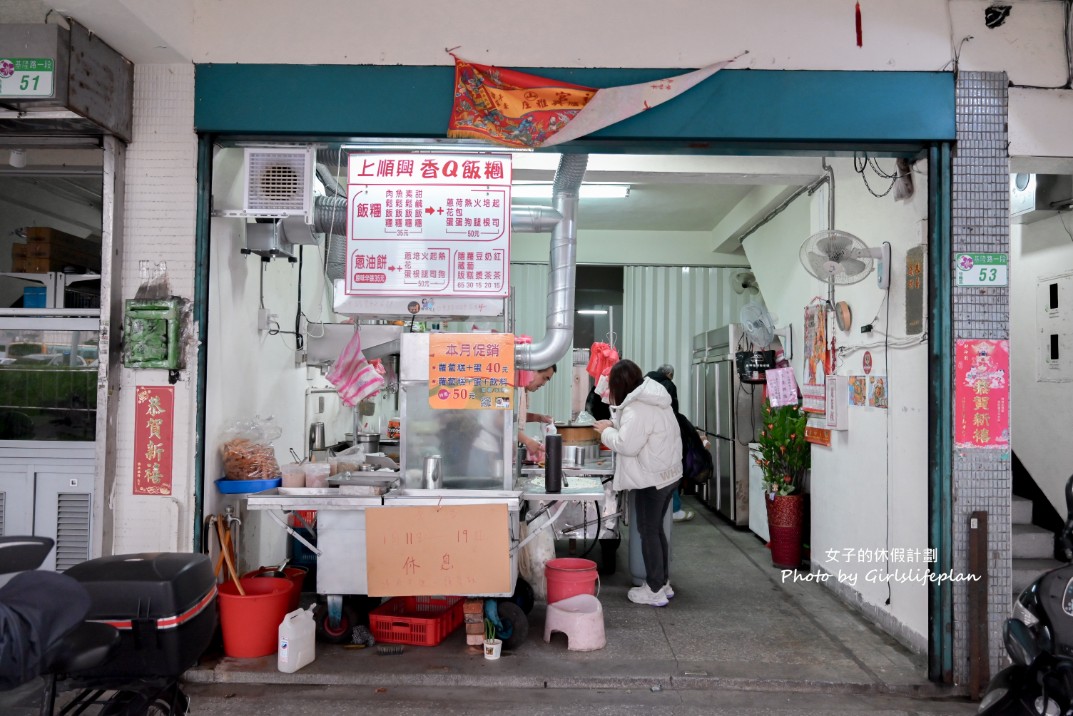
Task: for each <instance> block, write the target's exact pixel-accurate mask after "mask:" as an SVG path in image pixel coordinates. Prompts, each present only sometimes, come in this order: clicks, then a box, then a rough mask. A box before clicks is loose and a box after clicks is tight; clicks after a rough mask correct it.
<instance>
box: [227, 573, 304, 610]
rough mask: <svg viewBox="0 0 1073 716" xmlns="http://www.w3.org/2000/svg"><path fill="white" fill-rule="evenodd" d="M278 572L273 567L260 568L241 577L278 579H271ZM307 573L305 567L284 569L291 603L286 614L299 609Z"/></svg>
mask: <svg viewBox="0 0 1073 716" xmlns="http://www.w3.org/2000/svg"><path fill="white" fill-rule="evenodd" d="M278 571H279V570H278V569H276V568H275V567H260V568H259V569H255V570H253V571H252V572H246V573H245V574H243V575H242V578H243V579H246V578H247V577H250V578H253V579H265V578H269V579H279V577H273V576H272V575H273V574H275V573H276V572H278ZM308 572H309V570H308V569H306V568H305V567H284V569H283V573H284V574H285V575H287V576H286V577H285V578H284V579H287V580H288V581H289V582H290V583H291V602H290V609H288V610H287V611H288V612H293V611H294V610H295V609H297V608H298V607H299V604H300V602H301V601H302V582H304V581H305V578H306V574H307V573H308Z"/></svg>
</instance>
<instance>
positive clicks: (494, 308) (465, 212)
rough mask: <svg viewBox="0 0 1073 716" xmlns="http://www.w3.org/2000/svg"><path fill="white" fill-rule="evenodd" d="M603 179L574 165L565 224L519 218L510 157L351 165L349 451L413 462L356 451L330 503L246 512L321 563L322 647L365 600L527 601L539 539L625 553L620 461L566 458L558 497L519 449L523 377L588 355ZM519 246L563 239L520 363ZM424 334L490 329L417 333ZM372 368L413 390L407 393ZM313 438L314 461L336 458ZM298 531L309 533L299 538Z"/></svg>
mask: <svg viewBox="0 0 1073 716" xmlns="http://www.w3.org/2000/svg"><path fill="white" fill-rule="evenodd" d="M585 164H586V157H585V156H583V155H573V156H567V157H565V158H564V159H563V163H562V165H560V170H559V172H558V173H557V175H556V182H555V189H554V198H553V207H552V209H551V210H549V209H548V208H546V207H531V208H530V207H514V208H513V209H512V208H511V202H510V186H511V172H510V155H503V154H469V155H450V154H447V155H442V154H441V155H435V154H408V155H383V154H376V153H363V152H352V153H351V154H350V155H349V156H348V160H347V179H348V181H347V185H346V187H345V188H344V187H342V186H337V187H336V189H335V191H337V192H340V193H342V192H345V194H346V197H347V201H346V204H345V209H344V210H345V211H346V221H345V224H346V231H347V235H346V253H345V266H346V269H345V272H344V275H342V276H341V277H338V278H336V279H335V280H334V285H333V289H334V305H333V309H334V312H335V313H336V314H337V315H338V316H340V317H342V320H346V321H350V322H348V323H341V324H339V325H337V326H334V327H333V330H332V331H331V333H332V334H333V336H336V337H338V335H339V331H338V330H334V329H341V331H342V335H343V337H344V338H345V339H346V343H345V345H343V347H342V349H341V350H339V352H338V357H337V358H336V360H334V361H332V365H331V369H330V370H329V371H328V372H327V376H326V377H327V379H328V380H329V381H330V382H331V383H332V384H333V385H334V386H335V388H336V389H337V391H338V393H339V395H340V396H341V397H342V399H343V402H344V404H347V405H349V406H351V409H352V410H353V423H352V424H353V426H354V436H353V438H352V439H351V440H350V441H343V442H340V443H337V444H336V445H334V446H333V447H334V448H335V449H336V450H340V451H342V450H343V449H344V448H347V447H348V445H350V444H352V443H356V444H358V445H361V444H362V443H363V441H362V439H361V438H362V437H363V434H365V433H369V432H379V431H378V430H377V429H382V427H383V426H384V425H385V424H390V425H393V426H394V427H395V429H396V430H397V432H398V436H399V445H398V451H397V461H395V460H392V459H391V458H390V457H388V456H385V455H383V454H381V453H378V452H370V453H368V454H365V452H364V451H362V450H357V451H355V449H353V448H351V449H349V450H345V451H344V452H343V455H344V456H349V457H350V460H351V462H352V463H355V464H351V465H349V466H347V469H338V470H336V471H334V472H335V474H333V475H331V476H330V478H329V480H328V482H327V485H324V484H316V485H310V484H309V482H308V478H307V483H306V485H305V486H294V485H293V484H292V485H291V486H280V487H278V488H275V489H270V490H267V491H263V492H258V493H255V494H251V495H248V496H245V497H244V498H243V502H244V505H243V509H244V511H246V512H247V514H249V513H263V514H264V515H265V516H267V517H269V518H270V520H269V521H268V522H267V523H266V525H268V527H267V528H268V529H271V528H272V527H271V525H272V524H274V525H275V528H276V529H277V530H278V531H286V532H287V533H288V534H289V535H290V536H291V538H292V539H293V540H294V541H295V542H297V543H300V544H302V545H303V547H304V548H305V549H308V550H309V551H311V552H312V553H313V554H315V555H316V591H317V593H318V594H319V595H322V596H323V598H324V600H323V603H324V607H323V608H322V609H321V610H320V611H319V612H318V615H319V616H318V628H319V633H320V635H321V636H322V637H327V638H335V640H339V641H342V640H345V639H347V638H349V630H348V629H346V628H345V626H346V624H347V623H348V622H349V623H353V620H354V614H353V612H351V611H350V610H349V609H348V607H347V601H346V599H345V598H346V597H348V596H350V595H368V596H369V597H401V596H407V597H409V596H422V595H429V596H432V595H456V596H466V597H497V598H503V597H511V596H512V595H514V594H515V592H516V590H517V588H518V575H519V561H520V556H521V552H522V550H524V549H526V544H527V543H528V542H529V541H530V540H532V539H533V538H535V537H536V535H535V534H534V535H533V537H530V538H529V540H526V539H525V537H524V536H523V535H524V533H525V532H526V530H525V529H524V528H523V527H524V522H527V521H531V522H532V524H533V527H534V530H535V528H536V527H538V526H539V527H540V528H541V529H547V533H546V534H545V535H544V536H543V537H544V539H545V540H546V539H547V538H548V537H549V536H551V535H553V534H554V536H558V537H567V538H577V537H583V538H586V539H596V538H597V537H602V538H610V537H614V536H615V534H616V528H617V524H616V521H615V517H616V515H617V511H618V510H617V500H616V496H615V495H614V494H613V493H611V492H610V487H609V484H608V483H609V478H610V474H611V471H612V468H611V465H610V461H611V458H610V457H605V458H604V459H602V460H598V459H596V458H598V454H597V453H598V446H596V445H595V444H591V443H592V442H593V441H591V440H581V441H580V442H582V443H587V444H586V445H571V446H570V449H568V450H567V451H566V452H565V453H564V454H563V455H562V460H563V463H562V465H563V468H564V470H563V472H564V474H565V477H566V484H565V485H564V486H563V488H562V489H561V491H559V492H556V493H553V492H552V491H551V490H548V489H546V486H545V484H544V474H543V469H542V467H543V466H539V465H529V466H523V458H524V454H522V453H520V452H519V450H518V449H517V432H518V425H519V418H518V415H517V412H518V404H519V401H518V400H517V398H518V392H519V391H521V390H524V381H522V380H519V379H518V376H519V375H521V374H522V371H528V370H537V369H541V368H544V367H547V366H549V365H553V364H554V363H555V362H556V361H557V360H559V359H560V358H561V357H562V356H564V355H565V354H566V352H567V351H568V350H569V348H570V346H571V343H572V338H573V336H572V325H573V312H574V308H573V307H574V296H573V293H574V270H575V267H574V262H575V245H576V227H575V221H574V215H575V212H576V205H577V192H578V189H579V187H580V183H581V178H582V176H583V175H584V170H585ZM463 176H464V177H465V178H462V177H463ZM329 187H330V183H329ZM339 206H340V207H342V206H343V205H342V202H339ZM332 218H333V220H334V219H339V218H341V217H339V216H338V215H337V214H333V216H332ZM340 223H342V222H340ZM512 228H513V229H514V230H515V231H519V230H521V231H548V230H550V231H551V232H552V238H551V249H550V251H551V261H550V268H549V271H550V273H549V289H548V316H547V335H546V336H545V337H544V338H543V339H542V340H538V341H536V342H534V343H527V344H521V343H519V344H517V345H516V343H515V336H514V335H513V333H512V332H511V327H512V316H511V301H510V298H511V297H510V283H509V266H510V261H509V246H510V244H509V237H510V231H511V229H512ZM418 318H420V319H421V321H422V323H423V324H426V325H427V324H429V323H432V324H433V325H434V326H439V327H440V328H441V329H442V328H443V327H446V326H449V325H455V326H459V325H462V326H472V327H473V328H472V329H471V330H469V331H467V332H446V331H429V332H417V331H414V330H413V327H414V323H415V320H416V319H418ZM407 319H409V325H407ZM478 322H480V324H482V325H483V326H490V327H488V328H482V329H478V328H477V323H478ZM385 324H388V325H385ZM391 324H395V325H391ZM398 324H401V325H398ZM328 333H329V331H323V332H322V335H327V334H328ZM339 343H340V342H339V341H338V338H337V342H336V350H338V347H339ZM310 350H311V352H314V351H316V350H323V349H322V348H317V347H315V346H311V348H310ZM372 366H375V367H376V368H377V369H380V370H382V371H383V373H384V375H386V376H387V377H388V378H395V381H394V382H393V383H392V384H391V385H390V386H389V385H388V383H387V382H386V381H385V380H384V379H383V378H377V376H376V375H375V373H374V370H375V369H374V368H372ZM381 366H386V368H381ZM377 389H384V390H389V392H390V393H391V395H392V398H393V400H392V401H391V403H393V404H394V405H393V406H391V407H395V406H397V412H393V411H392V410H391V409H390V408H385V407H384V406H385V405H386V404H387V403H386V402H385V401H379V402H378V403H376V406H377V407H376V409H375V410H369V409H367V406H368V404H369V402H370V398H371V397H372V396H373V395H375V394H376V391H377ZM374 413H375V414H374ZM370 425H375V426H376V428H373V429H372V430H370ZM310 435H311V442H310V453H309V455H308V456H307V457H313V458H314V459H317V458H320V459H321V460H322V461H323V460H324V459H325V458H326V457H329V456H331V455H332V454H333V450H331V449H327V450H325V449H324V447H325V446H323V445H321V444H317V443H318V442H319V438H317V436H316V435H315V434H314V433H310ZM585 437H587V438H588V437H591V436H585ZM571 442H576V441H571ZM366 447H367V445H366ZM343 459H344V458H343V457H340V458H339V459H338V460H332V461H331V462H332V465H333V467H336V468H340V467H341V463H340V462H339V460H343ZM310 513H315V526H314V525H313V524H308V519H307V518H308V517H309V516H310ZM523 514H524V515H525V517H523ZM303 515H304V516H305V517H302V516H303ZM296 519H306V520H307V523H306V524H305V527H306V528H307V529H296V528H295V520H296Z"/></svg>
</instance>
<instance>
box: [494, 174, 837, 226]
mask: <svg viewBox="0 0 1073 716" xmlns="http://www.w3.org/2000/svg"><path fill="white" fill-rule="evenodd" d="M558 163H559V155H557V154H516V155H514V157H513V170H514V179H515V180H516V181H541V180H542V181H551V179H552V178H553V177H554V175H555V168H556V167H557V166H558ZM822 174H823V169H822V165H821V160H820V159H819V158H818V157H805V158H802V157H723V156H714V157H713V156H677V155H626V154H614V155H609V154H600V155H591V156H590V157H589V162H588V168H587V170H586V172H585V181H586V182H596V183H612V182H613V183H627V184H629V185H630V187H631V188H630V195H629V197H627V198H626V199H582V200H581V202H580V205H579V208H578V228H579V229H586V230H610V231H616V230H617V231H697V232H714V233H713V240H718V239H720V238H721V237H720V235H719V234H720V233H723V234H729V233H732V231H733V229H734V228H738V227H723V230H722V232H716V229H717V227H719V225H720V222H724V220H727V219H728V217H729V216H731V214H732V212H733V210H734V209H735V208H736V207H739V205H740V206H742V207H744V206H746V205H748V207H749V208H748V209H746V210H744V211H743V210H740V209H739V212H738V213H739V215H740V216H738V217H735V218H734V219H733V223H735V224H738V225H739V226H740V225H741V224H746V223H748V222H749V221H751V220H756V219H759V218H761V217H762V216H763V215H764V214H765V213H767V211H770V209H771V208H772V206H773V205H774V204H775V203H777V201H779V200H781V197H783V196H785V194H786V193H787V192H780V191H771V189H772V188H775V189H779V188H785V187H791V188H792V187H798V186H803V185H806V184H809V183H811V182H812V181H814V180H815V179H817V178H818V177H819V176H821V175H822ZM763 189H768V191H763ZM750 195H752V198H755V197H757V196H759V197H760V199H759V200H757V201H751V202H750V201H743V200H746V199H747V198H749V197H750ZM515 203H525V204H544V205H550V204H551V202H550V200H544V201H540V200H535V199H525V200H522V201H517V200H516V202H515Z"/></svg>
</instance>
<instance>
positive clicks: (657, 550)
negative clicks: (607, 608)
mask: <svg viewBox="0 0 1073 716" xmlns="http://www.w3.org/2000/svg"><path fill="white" fill-rule="evenodd" d="M608 384H609V387H610V393H611V396H610V397H611V420H601V421H599V422H597V423H596V424H595V425H594V426H593V427H595V428H596V431H597V432H599V433H600V441H601V442H602V443H603V444H604V445H606V446H607V447H608V448H610V449H611V450H613V451H614V452H615V480H614V482H613V483H612V485H613V487H614V488H615V489H616V490H636V491H637V495H636V500H635V505H636V507H637V514H636V515H634V519H636V520H637V531H638V533H639V534H640V536H641V556H642V557H643V558H644V562H645V583H644V584H642V585H641V586H640V587H634V588H633V589H631V590H630V591H629V594H628V597H629V600H630V601H631V602H634V603H636V604H651V605H653V606H656V607H662V606H666V604H667V600H668V599H670V598H671V597H673V596H674V591H673V590H672V589H671V584H670V581H669V579H668V572H667V567H668V564H669V561H670V560H669V551H668V544H667V535H666V533H665V532H664V531H663V518H664V515H666V513H667V508H668V506H669V505H670V504H671V498H672V497H673V495H674V488H675V486H676V485H677V484H678V480H679V479H680V478H681V477H682V435H681V432H680V430H679V428H678V420H677V419H676V418H675V417H674V411H673V410H672V409H671V396H670V393H668V392H667V389H666V388H664V387H663V386H662V385H660V384H659V383H657V382H656V381H654V380H652V379H651V378H645V377H643V374H642V373H641V369H640V368H639V367H638V366H637V364H636V363H634V362H633V361H631V360H620V361H619V362H618V363H616V364H615V365H614V366H613V367H612V368H611V374H610V375H609V376H608Z"/></svg>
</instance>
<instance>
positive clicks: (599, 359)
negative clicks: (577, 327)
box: [585, 343, 618, 379]
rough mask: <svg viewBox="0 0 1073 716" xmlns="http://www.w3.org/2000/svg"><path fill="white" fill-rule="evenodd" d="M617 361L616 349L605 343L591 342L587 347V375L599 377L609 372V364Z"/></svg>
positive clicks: (611, 364)
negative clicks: (589, 346) (588, 347)
mask: <svg viewBox="0 0 1073 716" xmlns="http://www.w3.org/2000/svg"><path fill="white" fill-rule="evenodd" d="M615 363H618V351H616V350H615V349H614V347H613V346H610V345H608V344H607V343H593V344H592V348H590V349H589V365H588V367H586V368H585V370H586V371H588V373H589V375H591V376H592V377H593V378H596V379H599V378H600V376H601V375H607V374H608V373H610V372H611V366H613V365H615Z"/></svg>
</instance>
